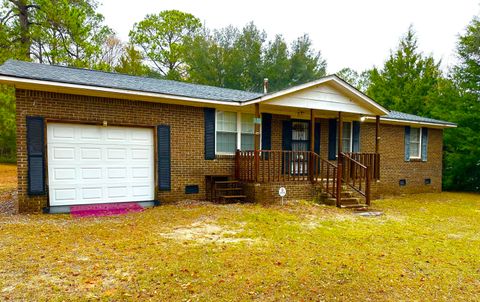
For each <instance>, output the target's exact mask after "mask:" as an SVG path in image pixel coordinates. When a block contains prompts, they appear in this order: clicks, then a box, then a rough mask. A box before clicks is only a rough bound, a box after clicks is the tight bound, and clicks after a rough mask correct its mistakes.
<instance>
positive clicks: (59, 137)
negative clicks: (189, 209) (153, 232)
mask: <svg viewBox="0 0 480 302" xmlns="http://www.w3.org/2000/svg"><path fill="white" fill-rule="evenodd" d="M153 144H154V140H153V129H150V128H128V127H110V126H108V127H102V126H92V125H83V124H60V123H48V124H47V150H48V162H47V165H48V186H49V188H48V192H49V200H50V206H60V205H78V204H95V203H111V202H127V201H147V200H153V199H154V190H155V186H154V171H155V169H154V151H153V150H154V149H153V147H154V146H153Z"/></svg>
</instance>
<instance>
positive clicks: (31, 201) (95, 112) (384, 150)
mask: <svg viewBox="0 0 480 302" xmlns="http://www.w3.org/2000/svg"><path fill="white" fill-rule="evenodd" d="M16 95H17V159H18V191H19V195H18V197H19V210H20V212H26V211H40V210H41V209H42V208H43V207H45V206H47V205H48V200H47V196H38V197H30V196H28V194H27V154H26V125H25V123H26V120H25V118H26V116H28V115H31V116H43V117H45V118H47V119H48V118H51V119H62V120H76V121H84V122H98V123H101V122H102V121H105V120H106V121H107V122H108V123H109V124H110V125H115V124H116V125H125V126H152V127H154V126H156V125H159V124H168V125H170V127H171V138H172V139H171V151H172V158H171V160H172V170H171V172H172V190H171V192H160V193H158V194H157V197H158V199H159V200H161V201H164V202H170V201H176V200H181V199H186V198H191V199H204V198H205V197H206V194H205V175H212V174H230V175H233V173H234V160H233V158H232V157H223V158H218V159H216V160H204V130H203V125H204V117H203V108H198V107H190V106H181V105H168V104H158V103H147V102H141V101H130V100H119V99H108V98H97V97H87V96H77V95H68V94H57V93H48V92H37V91H30V90H17V92H16ZM285 119H288V117H287V116H284V115H273V119H272V149H274V150H280V149H281V148H282V121H283V120H285ZM320 122H321V135H320V137H321V138H320V139H321V146H320V149H321V150H320V154H321V156H322V158H327V155H328V120H327V119H321V120H320ZM429 130H430V131H429V144H428V161H427V162H421V161H416V162H413V161H412V162H405V160H404V143H403V142H404V127H403V126H393V125H385V124H382V125H381V132H380V136H381V137H382V139H381V143H380V153H381V180H380V182H379V183H376V184H375V185H374V188H373V193H374V195H376V196H382V195H389V194H399V193H415V192H438V191H440V190H441V176H442V174H441V173H442V172H441V170H442V130H435V129H429ZM374 132H375V125H374V124H373V123H362V125H361V138H360V141H361V150H360V151H361V152H373V151H374V142H375V140H374ZM425 178H430V179H431V180H432V184H431V185H425V184H424V179H425ZM400 179H406V180H407V185H406V186H405V187H400V186H399V184H398V181H399V180H400ZM191 184H193V185H198V186H199V188H200V192H199V193H198V194H188V195H186V194H184V190H185V186H186V185H191ZM290 185H291V184H289V186H290ZM278 186H279V184H274V185H272V186H263V187H262V188H261V195H263V196H270V197H272V198H276V197H275V196H277V195H278V193H277V192H278ZM302 187H303V188H304V189H302ZM291 188H292V189H291V190H290V192H291V195H289V197H290V198H294V197H295V198H299V199H309V198H311V197H312V189H311V188H312V186H311V185H310V184H299V185H294V186H291ZM308 188H310V189H308ZM264 199H265V198H264Z"/></svg>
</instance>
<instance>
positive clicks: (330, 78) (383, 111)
mask: <svg viewBox="0 0 480 302" xmlns="http://www.w3.org/2000/svg"><path fill="white" fill-rule="evenodd" d="M329 81H334V82H335V83H337V84H339V85H341V86H342V87H344V88H345V89H347V90H349V91H350V92H351V93H353V94H355V95H356V96H357V97H359V98H360V99H362V100H364V101H365V102H367V103H368V104H370V105H371V106H372V107H374V108H375V109H376V110H377V113H378V115H387V114H389V111H388V110H387V109H386V108H384V107H383V106H381V105H380V104H378V103H377V102H375V101H374V100H372V99H371V98H370V97H368V96H367V95H365V94H364V93H362V92H361V91H359V90H358V89H356V88H355V87H353V86H352V85H350V84H348V83H347V82H345V81H344V80H342V79H341V78H339V77H338V76H337V75H329V76H326V77H323V78H321V79H318V80H316V81H312V82H308V83H305V84H301V85H297V86H294V87H290V88H287V89H284V90H281V91H278V92H274V93H271V94H265V95H263V96H260V97H258V98H255V99H252V100H248V101H244V102H242V104H243V105H251V104H255V103H260V102H264V101H268V100H272V99H275V98H278V97H281V96H284V95H287V94H291V93H294V92H297V91H300V90H303V89H307V88H310V87H313V86H316V85H319V84H322V83H326V82H329Z"/></svg>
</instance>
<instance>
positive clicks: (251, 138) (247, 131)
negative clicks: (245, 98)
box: [240, 113, 255, 150]
mask: <svg viewBox="0 0 480 302" xmlns="http://www.w3.org/2000/svg"><path fill="white" fill-rule="evenodd" d="M241 116H242V125H241V128H242V132H241V133H242V136H241V139H240V144H241V148H240V150H253V149H254V148H255V125H254V123H253V118H254V117H255V116H254V115H253V114H247V113H243V114H242V115H241Z"/></svg>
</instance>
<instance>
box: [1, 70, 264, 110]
mask: <svg viewBox="0 0 480 302" xmlns="http://www.w3.org/2000/svg"><path fill="white" fill-rule="evenodd" d="M0 75H5V76H12V77H18V78H27V79H34V80H44V81H54V82H60V83H68V84H78V85H86V86H97V87H105V88H116V89H126V90H132V91H142V92H151V93H160V94H168V95H176V96H184V97H191V98H199V99H206V100H213V101H227V102H241V101H247V100H251V99H255V98H257V97H259V96H261V95H262V94H261V93H254V92H248V91H242V90H235V89H228V88H220V87H213V86H206V85H198V84H190V83H183V82H177V81H170V80H161V79H155V78H148V77H140V76H130V75H125V74H119V73H112V72H103V71H96V70H89V69H80V68H71V67H64V66H55V65H45V64H38V63H30V62H22V61H16V60H8V61H7V62H5V63H4V64H3V65H1V66H0Z"/></svg>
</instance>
